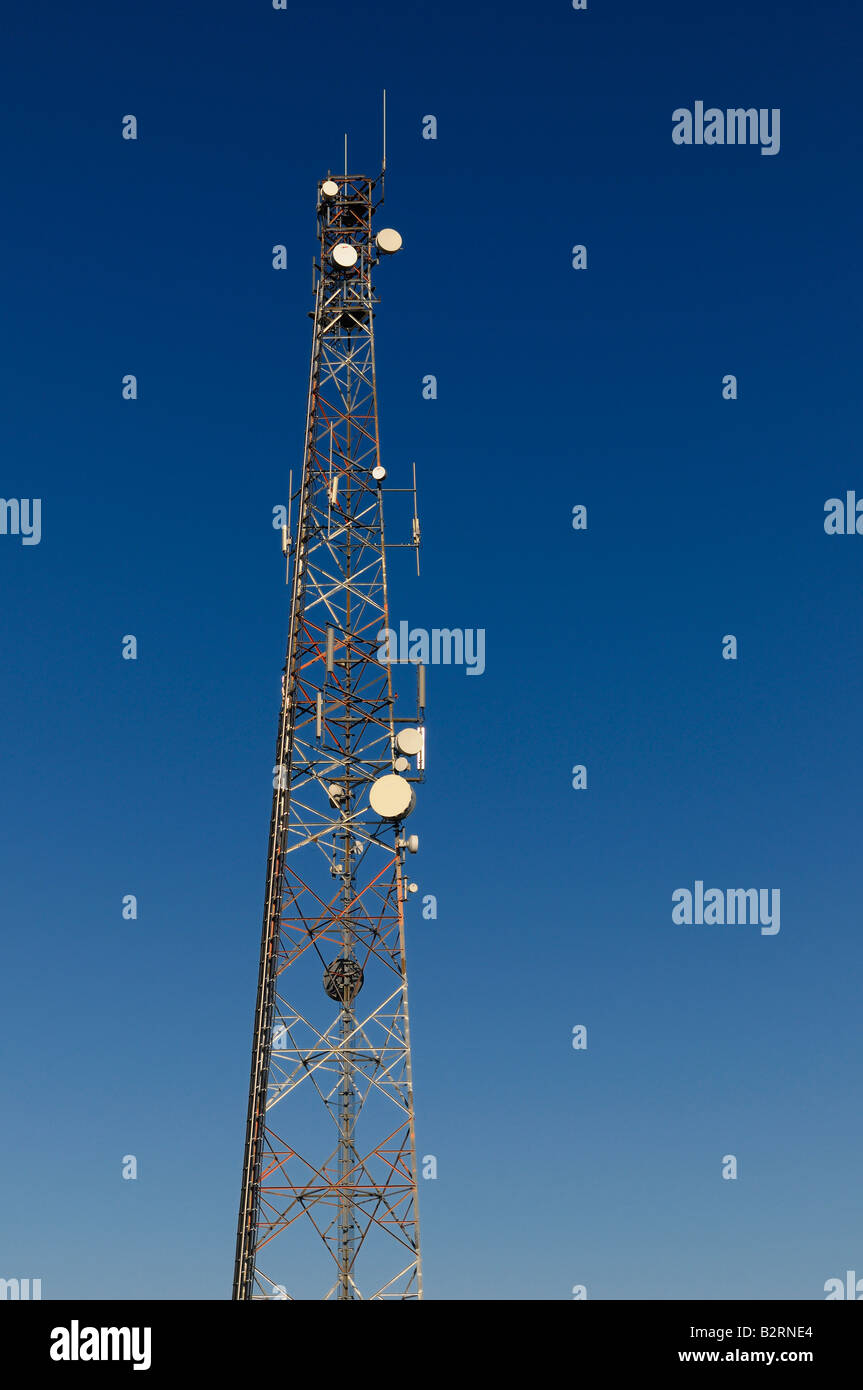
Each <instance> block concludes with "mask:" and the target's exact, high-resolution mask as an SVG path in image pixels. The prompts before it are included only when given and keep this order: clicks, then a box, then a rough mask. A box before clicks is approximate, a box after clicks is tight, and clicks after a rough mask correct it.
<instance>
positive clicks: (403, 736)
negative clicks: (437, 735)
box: [396, 729, 423, 758]
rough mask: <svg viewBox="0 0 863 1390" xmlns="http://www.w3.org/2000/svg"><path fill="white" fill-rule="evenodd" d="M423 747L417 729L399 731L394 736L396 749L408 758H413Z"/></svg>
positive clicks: (420, 735)
mask: <svg viewBox="0 0 863 1390" xmlns="http://www.w3.org/2000/svg"><path fill="white" fill-rule="evenodd" d="M422 746H423V736H422V734H421V733H420V731H419V729H399V731H398V733H397V734H396V748H397V749H398V750H399V752H400V753H404V754H405V755H406V756H407V757H408V758H415V757H416V755H417V753H419V751H420V749H421V748H422Z"/></svg>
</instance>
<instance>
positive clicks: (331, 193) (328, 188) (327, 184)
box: [321, 179, 339, 198]
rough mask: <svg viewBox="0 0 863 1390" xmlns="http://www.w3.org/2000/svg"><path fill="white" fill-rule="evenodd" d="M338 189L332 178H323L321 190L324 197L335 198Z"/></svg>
mask: <svg viewBox="0 0 863 1390" xmlns="http://www.w3.org/2000/svg"><path fill="white" fill-rule="evenodd" d="M338 191H339V185H338V184H337V183H336V182H335V181H334V180H333V179H324V181H323V183H322V184H321V192H322V193H323V195H324V197H325V198H335V197H336V195H337V193H338Z"/></svg>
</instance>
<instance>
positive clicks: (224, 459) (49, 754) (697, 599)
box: [0, 0, 863, 1300]
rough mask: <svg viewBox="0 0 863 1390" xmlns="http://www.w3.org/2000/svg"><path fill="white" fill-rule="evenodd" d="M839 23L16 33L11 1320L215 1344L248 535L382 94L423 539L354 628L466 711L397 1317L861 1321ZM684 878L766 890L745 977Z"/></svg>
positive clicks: (464, 22) (116, 24) (298, 406)
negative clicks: (503, 1304) (464, 655)
mask: <svg viewBox="0 0 863 1390" xmlns="http://www.w3.org/2000/svg"><path fill="white" fill-rule="evenodd" d="M860 29H861V23H860V18H859V12H857V11H856V10H855V7H854V6H852V5H851V4H850V3H847V4H844V3H837V2H836V0H833V2H832V3H827V4H822V5H819V6H817V7H816V6H814V5H811V4H803V3H801V0H791V3H787V4H784V5H782V6H781V7H777V6H774V5H768V4H766V3H764V0H754V2H753V0H746V3H743V0H730V3H725V4H719V3H710V4H704V5H699V6H698V7H693V6H692V5H691V4H690V3H687V0H661V3H659V4H657V5H654V6H645V5H643V4H637V3H635V2H634V0H622V3H615V4H612V3H608V2H607V0H589V7H588V10H587V11H586V12H583V13H577V12H574V11H573V10H572V8H571V6H567V4H565V3H563V0H557V3H554V4H548V3H542V4H540V5H537V6H531V7H524V6H516V5H514V4H512V3H509V2H508V0H507V3H503V4H496V5H493V6H492V5H484V6H479V5H476V4H472V3H470V0H468V3H467V5H466V6H465V5H462V4H458V5H457V4H454V3H444V4H439V5H436V6H434V7H429V8H427V9H424V10H415V9H405V7H403V6H399V5H395V4H392V3H380V0H375V3H374V4H373V5H372V7H371V8H363V7H359V8H357V7H354V6H347V5H344V4H342V3H340V0H336V2H335V3H334V4H332V5H330V6H328V7H327V11H326V15H325V16H324V15H323V14H322V12H321V10H320V7H318V6H314V5H311V4H306V5H291V8H290V9H289V10H288V11H286V12H276V11H274V10H273V9H272V7H271V5H270V4H269V3H264V0H255V3H251V4H249V3H246V4H244V5H240V4H228V3H225V2H224V0H215V2H214V3H211V4H208V5H207V6H206V7H203V8H201V7H191V8H189V7H186V6H179V7H178V6H175V5H168V4H165V3H161V0H160V2H159V3H150V4H148V5H146V6H143V7H139V8H138V9H137V11H135V12H131V11H127V10H125V9H124V8H123V7H121V8H120V9H119V10H118V9H117V7H116V6H114V5H109V4H107V3H104V4H92V3H91V4H88V5H86V6H85V7H84V12H83V13H82V12H81V10H80V9H78V8H73V7H67V6H64V5H60V4H58V3H56V0H54V2H53V3H48V4H46V5H41V6H38V7H37V8H35V9H32V8H31V9H27V8H25V7H23V6H21V7H19V9H18V12H17V13H16V14H13V15H11V16H10V17H9V18H8V20H7V32H6V38H5V42H4V53H3V56H2V59H0V63H2V67H3V92H4V97H5V105H6V109H7V115H6V118H5V120H4V122H3V133H2V137H0V138H2V140H3V144H4V149H3V165H4V183H5V192H6V199H5V203H6V207H5V213H4V228H3V230H4V243H5V266H6V277H5V279H6V285H5V292H4V300H5V309H6V312H5V315H4V318H5V329H4V332H3V335H2V339H0V372H2V394H3V400H4V406H3V432H4V449H3V467H2V487H0V493H2V495H3V496H4V497H5V498H22V497H28V498H32V497H39V498H41V499H42V539H41V542H40V544H38V545H34V546H24V545H22V544H21V543H20V540H19V538H17V537H15V536H11V535H2V536H0V574H2V592H3V603H2V610H0V612H2V650H3V657H4V661H3V667H4V676H5V679H4V709H5V736H4V739H3V757H2V775H3V797H2V811H0V815H2V820H3V830H4V833H3V836H2V850H0V856H2V857H0V874H2V903H3V919H4V927H3V943H4V951H3V965H4V968H3V971H2V974H0V1008H2V1018H3V1030H2V1031H3V1058H4V1060H3V1066H2V1075H3V1081H2V1104H3V1114H4V1120H5V1123H4V1130H5V1142H4V1144H3V1147H2V1157H0V1190H2V1191H3V1193H4V1194H5V1199H4V1200H3V1202H2V1203H0V1264H2V1268H0V1277H7V1278H8V1277H19V1278H24V1277H31V1278H34V1277H40V1278H42V1280H43V1296H44V1297H46V1298H64V1297H84V1298H100V1297H117V1298H137V1297H155V1298H169V1299H175V1298H196V1297H197V1298H213V1299H218V1298H225V1297H227V1296H228V1295H229V1292H230V1281H231V1274H232V1265H233V1247H234V1232H235V1223H236V1206H237V1199H238V1195H239V1180H240V1164H241V1158H242V1144H243V1135H244V1125H245V1106H246V1088H247V1079H248V1056H249V1046H250V1037H251V1019H252V1009H253V1005H254V993H255V983H256V971H257V952H258V938H259V931H260V915H261V895H262V889H263V876H264V867H265V857H266V845H267V829H268V818H269V801H270V791H271V787H270V776H271V774H270V769H271V766H272V746H273V739H274V732H275V721H276V716H277V708H278V698H279V680H280V672H281V665H282V661H283V649H284V636H285V631H286V622H287V612H286V593H285V589H284V585H283V583H282V568H283V562H282V558H281V555H280V553H279V546H278V536H277V533H276V532H274V531H273V529H272V526H271V516H272V508H273V507H274V506H276V505H278V504H279V503H282V502H284V501H285V500H286V492H287V475H288V469H289V468H294V469H296V467H297V465H298V462H299V459H300V451H301V444H302V428H303V421H304V409H305V393H306V385H307V378H308V353H309V347H310V321H309V319H308V318H307V313H308V311H309V309H310V308H311V296H310V285H311V261H312V256H313V254H314V251H315V221H314V199H315V189H316V183H317V180H318V179H319V178H320V177H321V176H322V175H323V174H324V173H326V171H327V169H328V168H336V169H337V168H339V167H340V164H341V160H342V138H343V132H344V130H345V129H347V130H348V131H349V132H350V149H351V159H350V163H351V166H352V169H353V171H355V172H366V171H375V170H376V168H377V165H378V161H379V148H380V147H379V129H378V122H379V104H380V90H381V88H382V87H384V86H385V87H386V88H387V91H388V105H389V117H390V120H389V168H388V180H387V202H386V211H385V221H386V222H387V223H389V224H390V225H393V226H395V227H397V228H398V229H399V230H400V231H401V232H402V234H403V236H404V239H405V249H404V251H403V252H402V253H401V254H400V255H399V256H398V257H395V258H394V259H393V260H392V262H390V263H387V264H386V265H385V266H383V267H382V268H381V271H380V273H379V275H378V277H377V278H378V285H379V288H380V291H381V295H382V303H381V306H380V309H379V313H378V318H377V324H376V328H377V358H378V376H379V398H380V409H381V433H382V444H383V457H384V462H385V463H386V465H387V467H388V469H389V470H390V476H391V479H392V481H394V482H395V481H396V476H397V475H401V476H402V477H403V479H404V482H405V483H407V481H408V478H409V467H410V464H411V462H412V461H413V460H416V463H417V471H418V478H419V485H420V501H421V513H422V521H423V542H424V546H423V555H422V569H423V573H422V578H421V579H420V580H419V581H417V579H416V577H415V574H412V571H411V561H410V559H409V558H405V559H404V560H403V562H402V561H401V560H399V561H396V562H395V563H394V564H393V565H392V567H391V574H390V581H391V590H390V602H391V612H392V615H393V618H394V619H395V620H396V621H398V620H401V619H407V620H408V621H410V623H411V625H412V626H424V627H429V628H431V627H435V626H437V627H450V628H452V627H462V628H483V629H484V630H485V633H486V669H485V672H484V674H483V675H482V676H481V677H475V678H472V677H467V676H466V674H465V672H464V670H459V669H454V668H442V667H440V668H432V669H431V670H430V672H429V689H428V695H429V709H428V721H429V767H428V780H427V782H426V784H425V786H424V787H423V788H422V789H421V792H422V795H421V801H420V804H419V806H418V809H417V812H416V813H415V816H414V818H413V820H412V823H411V829H412V830H413V831H416V832H417V833H419V835H420V837H421V850H420V854H419V856H418V858H417V860H415V861H414V862H413V863H412V865H411V867H412V869H413V871H414V874H415V877H416V878H417V881H418V883H419V885H420V892H421V894H426V893H433V894H435V896H436V897H437V900H438V918H437V920H436V921H433V922H432V921H423V919H422V917H421V915H420V911H419V906H418V904H417V905H415V906H413V907H412V910H411V911H412V917H411V921H410V925H409V946H408V949H409V970H410V979H411V1013H412V1039H413V1046H414V1080H415V1086H416V1103H417V1120H418V1144H419V1150H420V1153H421V1154H434V1155H436V1157H437V1159H438V1172H439V1176H438V1178H437V1180H435V1181H425V1182H422V1183H421V1190H420V1212H421V1221H422V1238H423V1251H424V1266H425V1283H426V1292H427V1296H428V1297H430V1298H434V1299H443V1298H457V1299H511V1298H518V1299H552V1300H554V1299H567V1298H569V1297H570V1296H571V1289H572V1287H573V1286H574V1285H577V1284H583V1285H586V1287H587V1290H588V1297H589V1298H591V1299H592V1298H608V1299H632V1298H645V1297H649V1298H662V1299H666V1298H677V1297H682V1298H705V1299H706V1298H720V1299H725V1298H729V1299H730V1298H750V1297H752V1298H759V1297H763V1298H769V1297H776V1298H816V1299H817V1298H819V1297H823V1296H824V1295H823V1286H824V1282H825V1280H827V1279H828V1278H831V1277H837V1276H838V1277H843V1276H844V1272H845V1271H846V1270H847V1269H849V1268H852V1269H859V1270H861V1272H863V1230H861V1216H863V1211H861V1198H860V1186H859V1157H860V1146H861V1139H863V1130H861V1120H860V1113H859V1105H858V1104H857V1097H858V1096H859V1093H860V1083H861V1075H860V1073H861V1046H860V1031H859V1012H860V1004H859V995H860V991H859V979H860V972H861V966H863V961H861V947H860V933H859V811H858V801H859V787H860V784H861V779H863V756H861V746H860V714H859V711H860V694H861V678H863V668H861V659H860V642H861V623H860V576H861V566H863V539H861V538H860V537H858V536H844V537H828V536H827V535H825V533H824V527H823V517H824V503H825V501H826V500H827V499H828V498H830V497H834V496H844V494H845V492H846V490H847V489H856V490H857V491H858V493H859V494H860V495H861V496H863V469H861V464H860V448H859V404H858V401H859V382H860V377H861V366H863V364H861V348H860V340H859V330H858V324H859V318H860V298H861V295H860V291H861V271H860V266H859V246H860V244H861V197H860V191H859V177H858V171H859V156H860V150H859V133H858V131H859V116H858V108H857V102H856V92H857V85H858V77H859V74H858V71H857V69H858V58H857V54H858V51H859V43H860V38H861V32H860ZM698 100H704V101H705V104H706V105H715V106H717V107H720V108H726V107H737V106H744V107H749V106H754V107H757V108H761V107H764V108H770V109H773V108H779V109H780V110H781V113H782V117H781V132H782V136H781V150H780V152H779V154H778V155H776V156H775V157H770V158H765V157H762V156H761V155H760V153H759V150H758V149H757V148H749V147H744V148H739V147H737V148H732V147H711V148H708V147H703V146H702V147H695V146H693V147H680V146H677V145H675V144H674V143H673V142H672V140H671V138H670V137H671V128H672V120H671V117H672V112H673V111H674V110H675V109H676V108H678V107H682V106H687V107H693V106H694V103H695V102H696V101H698ZM127 113H133V114H135V115H136V117H137V119H138V124H139V138H138V140H137V141H135V142H131V141H125V140H123V139H122V138H121V122H122V117H123V116H124V115H125V114H127ZM429 113H431V114H434V115H436V116H437V119H438V138H437V140H435V141H430V140H423V139H422V138H421V125H422V118H423V116H425V115H427V114H429ZM275 244H284V245H285V246H286V248H287V251H288V268H287V269H286V270H284V271H280V272H276V271H274V270H273V269H272V265H271V260H272V251H271V248H272V247H273V246H274V245H275ZM575 244H583V245H585V246H586V247H587V250H588V267H587V269H586V270H584V271H575V270H573V269H572V265H571V248H572V247H573V245H575ZM130 372H131V373H134V374H135V375H136V376H137V378H138V383H139V399H138V400H137V401H135V402H125V401H123V400H122V399H121V379H122V377H123V376H124V375H125V374H126V373H130ZM428 373H433V374H435V375H436V376H437V379H438V399H437V400H434V401H425V400H423V398H422V395H421V383H422V378H423V376H424V375H426V374H428ZM727 373H733V374H735V375H736V376H737V378H738V383H739V396H738V399H737V400H736V401H725V400H723V399H722V379H723V376H725V375H726V374H727ZM579 503H581V504H584V505H586V506H587V508H588V528H587V530H586V531H584V532H575V531H573V529H572V526H571V514H572V508H573V506H574V505H576V504H579ZM126 633H134V634H136V636H137V637H138V641H139V659H138V660H137V662H127V661H123V660H122V659H121V655H120V653H121V640H122V637H123V635H124V634H126ZM728 633H733V634H735V635H736V636H737V639H738V643H739V655H738V659H737V660H736V661H725V660H723V659H722V655H721V647H722V638H723V636H724V635H725V634H728ZM409 686H410V682H409V681H408V680H406V681H405V682H404V688H405V691H408V687H409ZM577 763H583V764H585V765H586V766H587V769H588V787H587V790H585V791H575V790H573V789H572V786H571V771H570V770H571V768H572V766H573V765H574V764H577ZM697 879H701V880H703V881H704V882H705V884H706V885H707V886H714V885H715V886H718V887H722V888H726V887H763V888H779V889H780V890H781V901H782V926H781V930H780V932H779V933H778V934H777V935H775V936H763V935H761V934H760V932H759V931H758V929H757V927H754V926H747V927H729V926H722V927H719V926H716V927H707V926H694V925H693V926H691V927H686V926H678V925H675V924H674V923H673V922H672V920H671V909H672V902H671V895H672V893H673V891H674V890H675V889H676V888H678V887H681V886H683V887H687V886H688V887H690V888H691V887H692V885H693V884H694V882H695V880H697ZM127 893H134V894H136V895H137V896H138V899H139V904H140V909H139V918H138V920H137V922H125V921H123V919H122V916H121V900H122V897H123V895H124V894H127ZM577 1024H584V1025H586V1026H587V1029H588V1048H587V1050H586V1051H583V1052H576V1051H574V1050H573V1049H572V1047H571V1042H570V1040H571V1036H572V1029H573V1027H574V1026H575V1025H577ZM129 1153H131V1154H135V1155H136V1156H137V1159H138V1163H139V1177H138V1180H137V1181H135V1182H124V1181H123V1180H122V1178H121V1161H122V1157H123V1155H124V1154H129ZM726 1154H734V1155H736V1157H737V1159H738V1164H739V1176H738V1179H737V1180H736V1181H723V1180H722V1178H721V1165H722V1158H723V1156H724V1155H726Z"/></svg>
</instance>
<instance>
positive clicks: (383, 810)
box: [369, 772, 416, 820]
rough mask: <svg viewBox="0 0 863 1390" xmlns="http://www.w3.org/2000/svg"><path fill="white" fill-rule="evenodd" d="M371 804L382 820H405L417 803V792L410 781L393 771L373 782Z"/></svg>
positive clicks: (370, 796) (370, 793)
mask: <svg viewBox="0 0 863 1390" xmlns="http://www.w3.org/2000/svg"><path fill="white" fill-rule="evenodd" d="M369 805H370V806H371V808H372V810H373V811H374V813H375V815H376V816H380V818H381V820H403V819H404V817H405V816H409V815H410V813H411V811H412V810H413V808H414V806H415V805H416V794H415V792H414V789H413V787H412V786H411V784H410V782H407V781H406V780H405V778H404V777H398V776H396V774H395V773H394V772H393V773H391V774H390V775H389V776H387V777H378V778H377V780H376V781H374V782H372V788H371V791H370V792H369Z"/></svg>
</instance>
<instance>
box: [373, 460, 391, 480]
mask: <svg viewBox="0 0 863 1390" xmlns="http://www.w3.org/2000/svg"><path fill="white" fill-rule="evenodd" d="M386 476H387V470H386V469H385V468H383V467H382V466H381V465H380V464H377V466H376V467H375V468H373V469H372V477H373V478H374V480H375V482H376V483H382V482H383V480H384V478H385V477H386Z"/></svg>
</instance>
